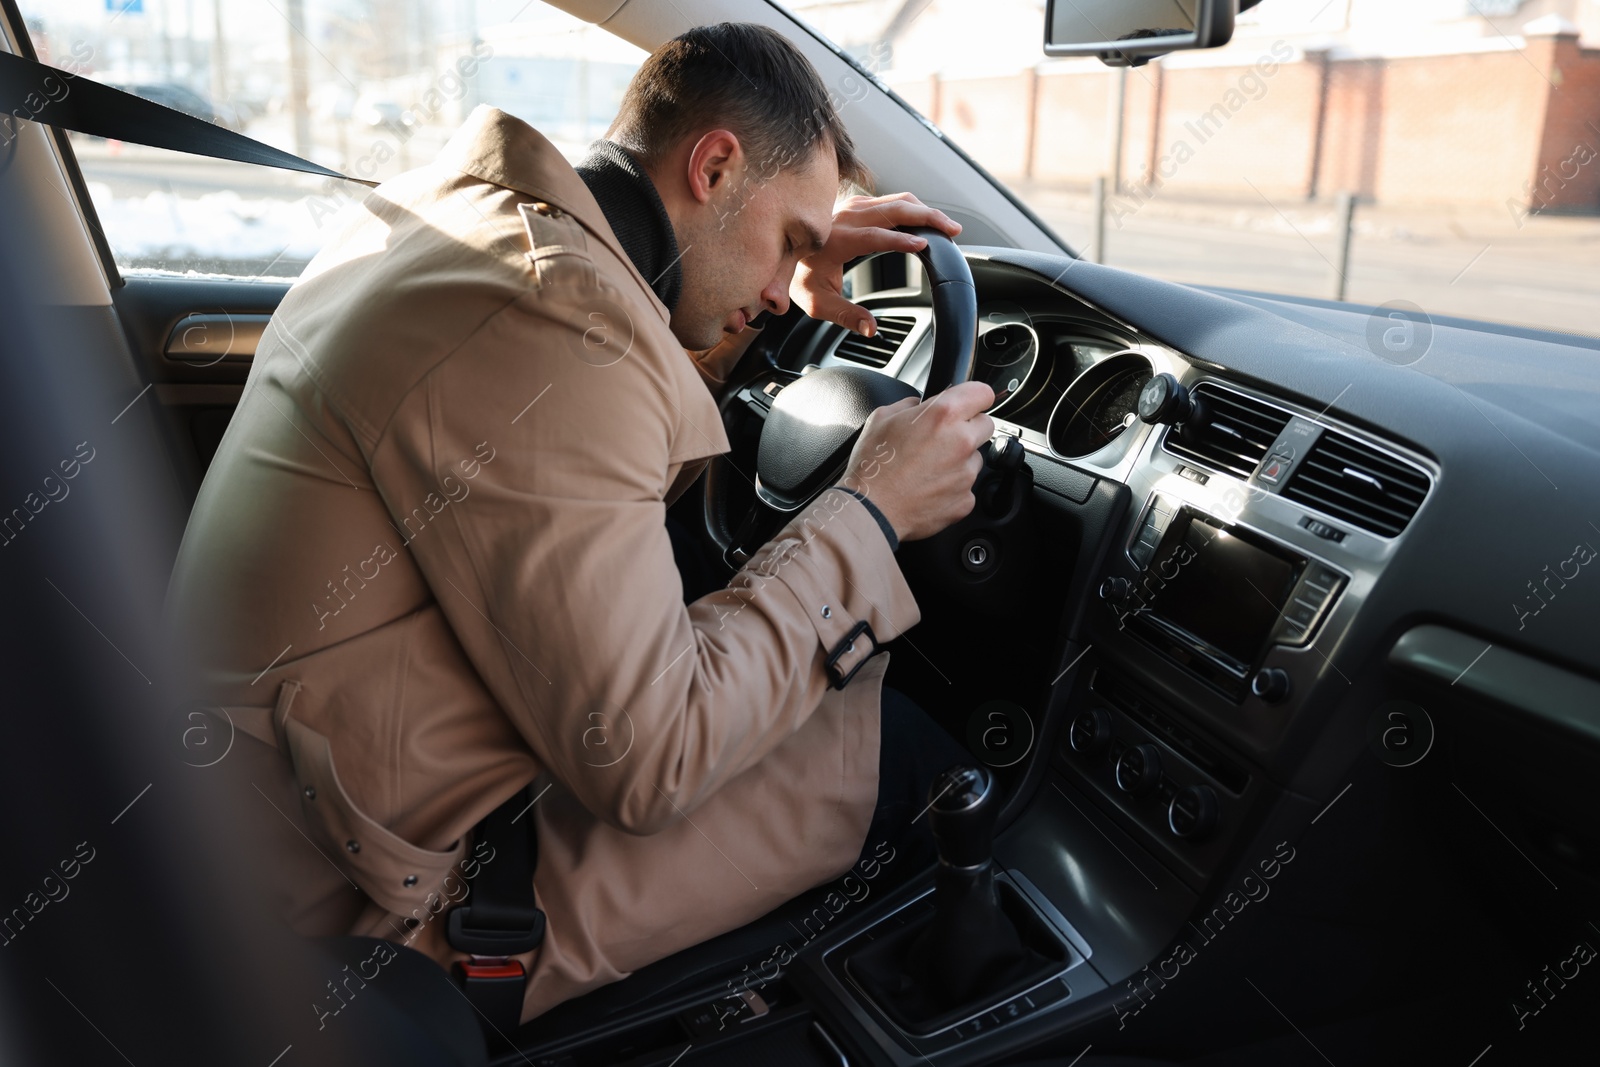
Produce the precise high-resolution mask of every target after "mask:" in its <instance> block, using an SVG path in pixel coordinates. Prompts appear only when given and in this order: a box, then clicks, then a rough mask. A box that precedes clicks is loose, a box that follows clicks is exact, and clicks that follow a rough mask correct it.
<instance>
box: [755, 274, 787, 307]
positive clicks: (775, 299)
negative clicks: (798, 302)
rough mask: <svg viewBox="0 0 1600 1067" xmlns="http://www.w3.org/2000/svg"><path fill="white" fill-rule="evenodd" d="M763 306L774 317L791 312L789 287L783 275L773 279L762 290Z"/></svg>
mask: <svg viewBox="0 0 1600 1067" xmlns="http://www.w3.org/2000/svg"><path fill="white" fill-rule="evenodd" d="M761 306H762V307H764V308H766V309H767V310H768V311H770V312H772V313H773V314H774V315H782V314H784V312H786V311H788V310H789V285H788V282H787V280H786V279H785V278H784V277H783V276H782V275H779V276H778V277H776V278H774V279H772V281H770V282H768V283H767V287H766V288H765V289H763V290H761Z"/></svg>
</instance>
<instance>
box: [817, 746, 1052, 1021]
mask: <svg viewBox="0 0 1600 1067" xmlns="http://www.w3.org/2000/svg"><path fill="white" fill-rule="evenodd" d="M929 792H930V794H931V795H930V798H929V802H928V815H929V818H930V821H931V822H932V825H933V836H934V841H935V843H936V844H937V846H938V851H939V866H938V869H937V870H936V871H935V873H934V891H933V909H932V911H933V914H932V916H930V917H929V918H927V919H922V920H919V921H918V922H917V924H916V925H915V926H908V927H906V928H905V929H904V930H903V931H902V932H897V933H893V934H889V935H886V936H884V937H882V938H879V939H878V940H876V941H874V942H873V943H872V944H871V945H869V946H868V947H866V948H864V949H863V950H862V951H860V952H859V953H858V954H856V955H855V956H853V957H852V958H851V959H850V960H849V961H848V962H847V964H846V966H847V968H848V969H849V970H850V972H851V974H853V975H854V976H855V977H856V980H857V981H858V982H859V983H860V984H861V986H862V988H863V989H864V990H866V992H867V993H868V995H869V996H871V997H872V998H873V999H874V1000H875V1001H876V1002H877V1003H878V1005H879V1006H880V1007H882V1008H883V1009H884V1011H885V1012H887V1013H888V1015H889V1016H890V1018H891V1019H893V1020H894V1021H895V1022H896V1023H897V1024H898V1025H900V1026H901V1027H902V1028H905V1029H906V1030H908V1031H909V1032H912V1033H922V1032H932V1031H933V1030H934V1029H937V1028H938V1027H939V1026H942V1025H947V1024H948V1023H949V1022H951V1021H954V1020H956V1019H959V1018H961V1017H962V1016H963V1014H964V1013H967V1012H970V1011H971V1010H973V1009H975V1008H977V1007H978V1006H979V1005H980V1004H981V1003H983V1002H984V1001H985V1000H994V998H996V997H999V998H1001V999H1003V998H1004V996H1008V995H1013V994H1015V993H1017V992H1021V991H1022V990H1024V989H1026V988H1029V987H1030V986H1031V985H1033V984H1037V983H1038V982H1040V981H1043V980H1044V979H1045V978H1047V977H1048V976H1049V974H1050V973H1051V971H1052V970H1053V969H1055V968H1059V967H1060V966H1062V964H1063V962H1064V961H1065V959H1066V949H1065V946H1064V944H1063V943H1062V942H1061V940H1060V938H1059V936H1058V935H1056V934H1054V933H1053V932H1051V931H1050V930H1049V928H1048V926H1047V924H1046V923H1044V922H1043V920H1041V919H1040V918H1039V917H1038V916H1037V915H1036V914H1034V912H1033V910H1032V909H1031V908H1030V907H1029V905H1028V904H1026V903H1025V902H1024V901H1023V900H1022V899H1021V897H1020V896H1019V895H1018V894H1017V892H1016V890H1015V889H1014V887H1011V886H1006V887H1005V890H1006V892H1005V893H1002V892H1001V891H1000V889H999V887H998V886H997V884H996V882H995V873H994V824H995V820H996V819H997V818H998V817H999V814H1000V802H1001V797H1000V789H999V787H998V786H997V784H996V783H995V779H994V775H993V773H991V772H990V771H989V769H988V768H987V767H979V766H956V767H951V768H950V769H949V770H947V771H945V772H943V773H942V774H940V775H939V776H938V777H937V778H935V779H934V781H933V786H932V788H931V789H930V790H929ZM1008 990H1009V991H1010V992H1009V993H1008V992H1007V991H1008ZM994 1002H996V1003H997V1002H998V1001H997V1000H995V1001H994Z"/></svg>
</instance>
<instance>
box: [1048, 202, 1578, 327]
mask: <svg viewBox="0 0 1600 1067" xmlns="http://www.w3.org/2000/svg"><path fill="white" fill-rule="evenodd" d="M1029 198H1030V200H1031V201H1032V202H1033V203H1034V204H1035V205H1036V208H1037V209H1038V210H1039V211H1040V214H1041V216H1042V217H1043V218H1044V219H1045V220H1046V221H1047V222H1049V223H1050V224H1051V225H1052V226H1054V227H1055V228H1056V232H1058V233H1060V234H1061V235H1062V236H1063V237H1064V238H1066V239H1067V240H1068V241H1069V242H1073V243H1074V244H1075V246H1076V247H1079V248H1086V247H1087V246H1088V245H1089V244H1090V243H1091V240H1090V234H1091V227H1090V213H1089V210H1088V203H1087V198H1085V197H1079V196H1067V195H1062V194H1056V195H1049V194H1044V193H1039V192H1035V193H1033V194H1032V195H1030V197H1029ZM1363 212H1365V214H1366V216H1368V217H1366V218H1362V213H1363ZM1331 215H1332V212H1331V210H1330V209H1328V208H1326V207H1322V208H1306V207H1300V208H1296V209H1293V210H1285V211H1283V212H1282V213H1281V214H1280V212H1279V210H1278V209H1276V208H1273V207H1272V206H1271V205H1266V204H1263V205H1258V206H1249V205H1243V206H1241V205H1163V210H1162V211H1157V210H1156V205H1155V204H1151V205H1150V206H1148V207H1146V208H1145V209H1143V210H1141V211H1139V212H1137V213H1135V214H1132V215H1131V216H1126V217H1124V218H1123V219H1122V220H1121V227H1120V228H1117V227H1115V226H1112V225H1108V226H1107V232H1106V256H1105V262H1107V263H1109V264H1111V265H1112V266H1117V267H1124V268H1126V269H1128V270H1136V271H1142V272H1145V273H1148V274H1153V275H1156V276H1158V277H1162V278H1170V279H1172V280H1174V281H1181V282H1191V283H1198V284H1206V285H1219V286H1226V287H1229V288H1236V289H1252V290H1258V291H1262V292H1276V293H1289V294H1293V295H1296V296H1314V297H1331V296H1332V284H1333V278H1334V271H1333V260H1334V258H1335V254H1336V253H1335V245H1336V240H1335V238H1334V235H1333V233H1332V226H1331ZM1358 220H1359V221H1358V226H1357V233H1356V236H1355V239H1354V242H1353V244H1352V246H1351V256H1350V269H1349V271H1348V275H1347V277H1348V286H1347V290H1346V299H1348V300H1352V301H1356V302H1359V303H1363V304H1382V303H1384V302H1386V301H1389V300H1396V299H1401V300H1409V301H1411V302H1412V303H1415V304H1417V305H1418V306H1420V307H1422V308H1423V309H1424V310H1425V311H1427V312H1428V313H1429V314H1433V315H1458V316H1462V317H1465V318H1480V319H1489V320H1492V321H1497V322H1510V323H1516V324H1519V325H1527V326H1536V327H1541V328H1545V329H1553V330H1562V331H1566V332H1571V333H1580V334H1585V335H1588V336H1600V220H1596V219H1592V218H1587V219H1585V218H1550V217H1547V218H1534V219H1530V220H1528V221H1527V223H1526V224H1525V225H1524V226H1523V227H1521V228H1520V229H1518V228H1517V227H1516V226H1515V225H1514V224H1513V221H1512V219H1511V216H1510V214H1509V212H1506V213H1503V214H1496V213H1494V212H1493V211H1492V210H1491V211H1479V212H1467V213H1457V214H1453V215H1446V214H1443V213H1440V212H1431V213H1423V212H1421V211H1417V212H1412V213H1407V212H1406V211H1404V210H1402V209H1399V208H1389V209H1384V210H1382V211H1381V212H1379V211H1374V210H1372V209H1358ZM1408 224H1409V225H1408Z"/></svg>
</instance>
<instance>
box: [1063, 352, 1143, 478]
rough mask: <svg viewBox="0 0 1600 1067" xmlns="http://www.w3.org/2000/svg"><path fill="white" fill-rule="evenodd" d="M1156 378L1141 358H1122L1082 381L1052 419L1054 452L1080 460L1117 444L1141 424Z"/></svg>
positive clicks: (1105, 363)
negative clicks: (1141, 408) (1142, 394)
mask: <svg viewBox="0 0 1600 1067" xmlns="http://www.w3.org/2000/svg"><path fill="white" fill-rule="evenodd" d="M1153 374H1154V371H1153V369H1152V368H1151V366H1150V361H1149V360H1147V359H1145V358H1144V357H1143V356H1141V355H1139V354H1138V353H1137V352H1119V353H1117V354H1116V355H1114V356H1109V357H1107V358H1106V359H1103V360H1101V361H1100V362H1099V363H1096V364H1095V365H1094V366H1092V367H1090V368H1089V369H1088V370H1086V371H1084V372H1083V373H1082V374H1080V375H1078V377H1077V378H1076V379H1075V380H1074V381H1073V382H1072V384H1071V385H1069V386H1067V391H1066V392H1065V393H1064V394H1062V397H1061V400H1060V402H1059V403H1057V404H1056V409H1055V411H1054V412H1053V413H1052V414H1051V416H1050V427H1049V431H1048V437H1049V440H1050V447H1051V448H1053V449H1054V450H1055V452H1056V454H1057V455H1059V456H1064V457H1066V458H1069V459H1075V458H1077V457H1080V456H1087V455H1090V454H1092V453H1094V452H1098V451H1100V450H1101V449H1102V448H1104V447H1106V446H1107V445H1109V444H1110V443H1111V442H1112V441H1115V440H1116V439H1117V438H1118V437H1120V436H1121V435H1122V433H1123V432H1124V431H1126V430H1127V429H1128V427H1130V426H1132V425H1133V424H1134V423H1135V422H1137V421H1138V418H1139V416H1138V403H1139V391H1140V390H1141V389H1143V388H1144V385H1145V383H1146V382H1148V381H1149V380H1150V379H1151V377H1152V376H1153Z"/></svg>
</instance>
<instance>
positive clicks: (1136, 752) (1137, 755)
mask: <svg viewBox="0 0 1600 1067" xmlns="http://www.w3.org/2000/svg"><path fill="white" fill-rule="evenodd" d="M1116 778H1117V788H1118V789H1120V790H1122V791H1123V792H1124V793H1131V794H1132V795H1134V796H1136V797H1137V796H1144V795H1145V794H1146V793H1149V792H1150V791H1151V790H1152V789H1154V788H1155V787H1156V785H1157V784H1158V783H1159V782H1160V781H1161V751H1160V750H1159V749H1158V748H1156V746H1154V745H1148V744H1147V745H1134V746H1133V747H1132V748H1130V749H1128V750H1127V751H1125V752H1123V753H1122V755H1121V756H1118V757H1117V773H1116Z"/></svg>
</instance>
